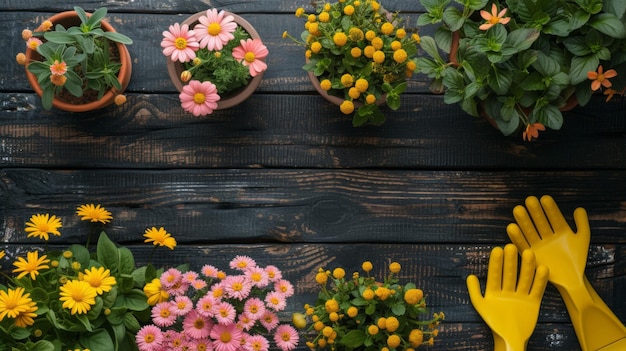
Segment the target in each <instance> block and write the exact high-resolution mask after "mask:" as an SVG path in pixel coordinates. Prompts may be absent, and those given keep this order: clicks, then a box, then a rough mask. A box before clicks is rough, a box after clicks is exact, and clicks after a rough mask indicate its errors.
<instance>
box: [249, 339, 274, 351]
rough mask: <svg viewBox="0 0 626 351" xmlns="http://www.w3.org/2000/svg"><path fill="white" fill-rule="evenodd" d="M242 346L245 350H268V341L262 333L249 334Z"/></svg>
mask: <svg viewBox="0 0 626 351" xmlns="http://www.w3.org/2000/svg"><path fill="white" fill-rule="evenodd" d="M243 347H244V349H246V350H247V351H268V350H269V347H270V343H269V341H267V339H266V338H265V337H263V336H262V335H251V336H249V337H248V338H247V339H246V343H245V344H244V345H243Z"/></svg>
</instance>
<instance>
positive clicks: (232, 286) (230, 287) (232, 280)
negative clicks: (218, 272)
mask: <svg viewBox="0 0 626 351" xmlns="http://www.w3.org/2000/svg"><path fill="white" fill-rule="evenodd" d="M224 290H225V291H226V295H227V296H228V297H231V298H234V299H237V300H239V301H242V300H243V299H245V298H247V297H248V295H250V291H251V290H252V284H251V283H250V281H248V280H247V279H246V277H245V276H243V275H235V276H233V275H231V276H228V277H227V278H226V279H224Z"/></svg>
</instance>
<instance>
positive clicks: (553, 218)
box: [540, 195, 572, 233]
mask: <svg viewBox="0 0 626 351" xmlns="http://www.w3.org/2000/svg"><path fill="white" fill-rule="evenodd" d="M541 206H543V210H544V211H545V214H546V216H547V218H548V221H549V222H550V226H551V227H552V231H553V232H554V233H564V232H565V233H567V232H570V231H571V230H572V229H571V228H570V226H569V224H567V221H566V220H565V217H563V213H562V212H561V210H560V209H559V206H558V205H557V204H556V202H555V201H554V199H553V198H552V197H551V196H549V195H544V196H542V197H541ZM540 232H541V230H540Z"/></svg>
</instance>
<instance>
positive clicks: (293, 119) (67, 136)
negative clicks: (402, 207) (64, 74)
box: [0, 93, 626, 169]
mask: <svg viewBox="0 0 626 351" xmlns="http://www.w3.org/2000/svg"><path fill="white" fill-rule="evenodd" d="M625 103H626V100H620V99H617V100H616V101H615V102H611V103H609V104H605V103H602V102H598V103H594V104H593V105H589V106H586V107H584V108H577V109H575V110H573V111H570V112H567V113H566V115H565V119H566V121H565V124H564V126H563V128H562V129H561V130H560V131H546V132H545V133H542V135H541V137H540V139H539V140H538V141H537V142H531V143H529V142H524V141H522V140H521V137H520V136H517V137H504V136H503V135H502V134H501V133H500V132H499V131H497V130H495V129H494V128H492V127H491V126H490V125H489V124H488V123H487V122H486V121H485V120H482V119H475V118H473V117H471V116H468V115H466V114H464V113H463V112H462V111H460V109H459V108H458V106H452V105H445V104H444V103H443V101H442V99H441V97H440V96H431V95H420V94H406V96H405V98H404V99H403V106H402V107H401V108H400V109H399V110H398V111H390V110H388V109H386V110H385V114H386V115H387V119H388V120H387V122H386V123H385V125H383V126H381V127H364V128H354V127H352V124H351V117H350V116H346V115H343V114H342V113H341V112H339V111H338V108H337V107H336V106H334V105H332V104H330V103H328V102H326V101H325V100H323V99H322V98H321V97H320V96H317V95H286V94H279V95H276V94H254V95H253V96H252V97H251V98H250V99H248V100H247V101H246V102H244V103H243V104H241V105H239V106H237V107H234V108H232V109H229V110H224V111H216V112H215V113H214V114H213V115H210V116H208V117H206V118H196V117H194V116H192V115H191V114H186V113H184V111H182V109H181V108H180V106H179V102H178V97H177V96H176V95H173V94H131V95H130V96H129V99H128V102H127V103H126V104H125V105H123V106H121V107H114V106H112V107H110V108H106V109H103V110H100V111H96V112H92V113H89V114H71V113H65V112H61V111H57V110H55V111H50V112H47V111H43V110H42V109H41V107H40V106H41V105H40V103H39V100H38V99H37V97H36V96H34V95H32V94H23V93H0V106H2V109H0V140H2V147H0V161H1V162H2V164H3V165H4V167H14V166H18V167H39V166H43V167H59V168H77V167H79V168H80V167H93V168H102V167H110V168H171V167H183V168H255V167H286V168H294V167H295V168H392V169H405V168H414V169H429V168H430V169H624V168H626V142H625V141H626V119H624V118H623V114H622V112H621V111H623V109H624V108H626V104H625ZM285 111H299V112H289V113H285ZM583 160H584V161H583Z"/></svg>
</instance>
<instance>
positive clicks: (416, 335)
mask: <svg viewBox="0 0 626 351" xmlns="http://www.w3.org/2000/svg"><path fill="white" fill-rule="evenodd" d="M422 342H424V333H423V332H422V331H421V330H419V329H413V330H411V332H410V333H409V344H411V346H413V347H417V346H419V345H421V344H422Z"/></svg>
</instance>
